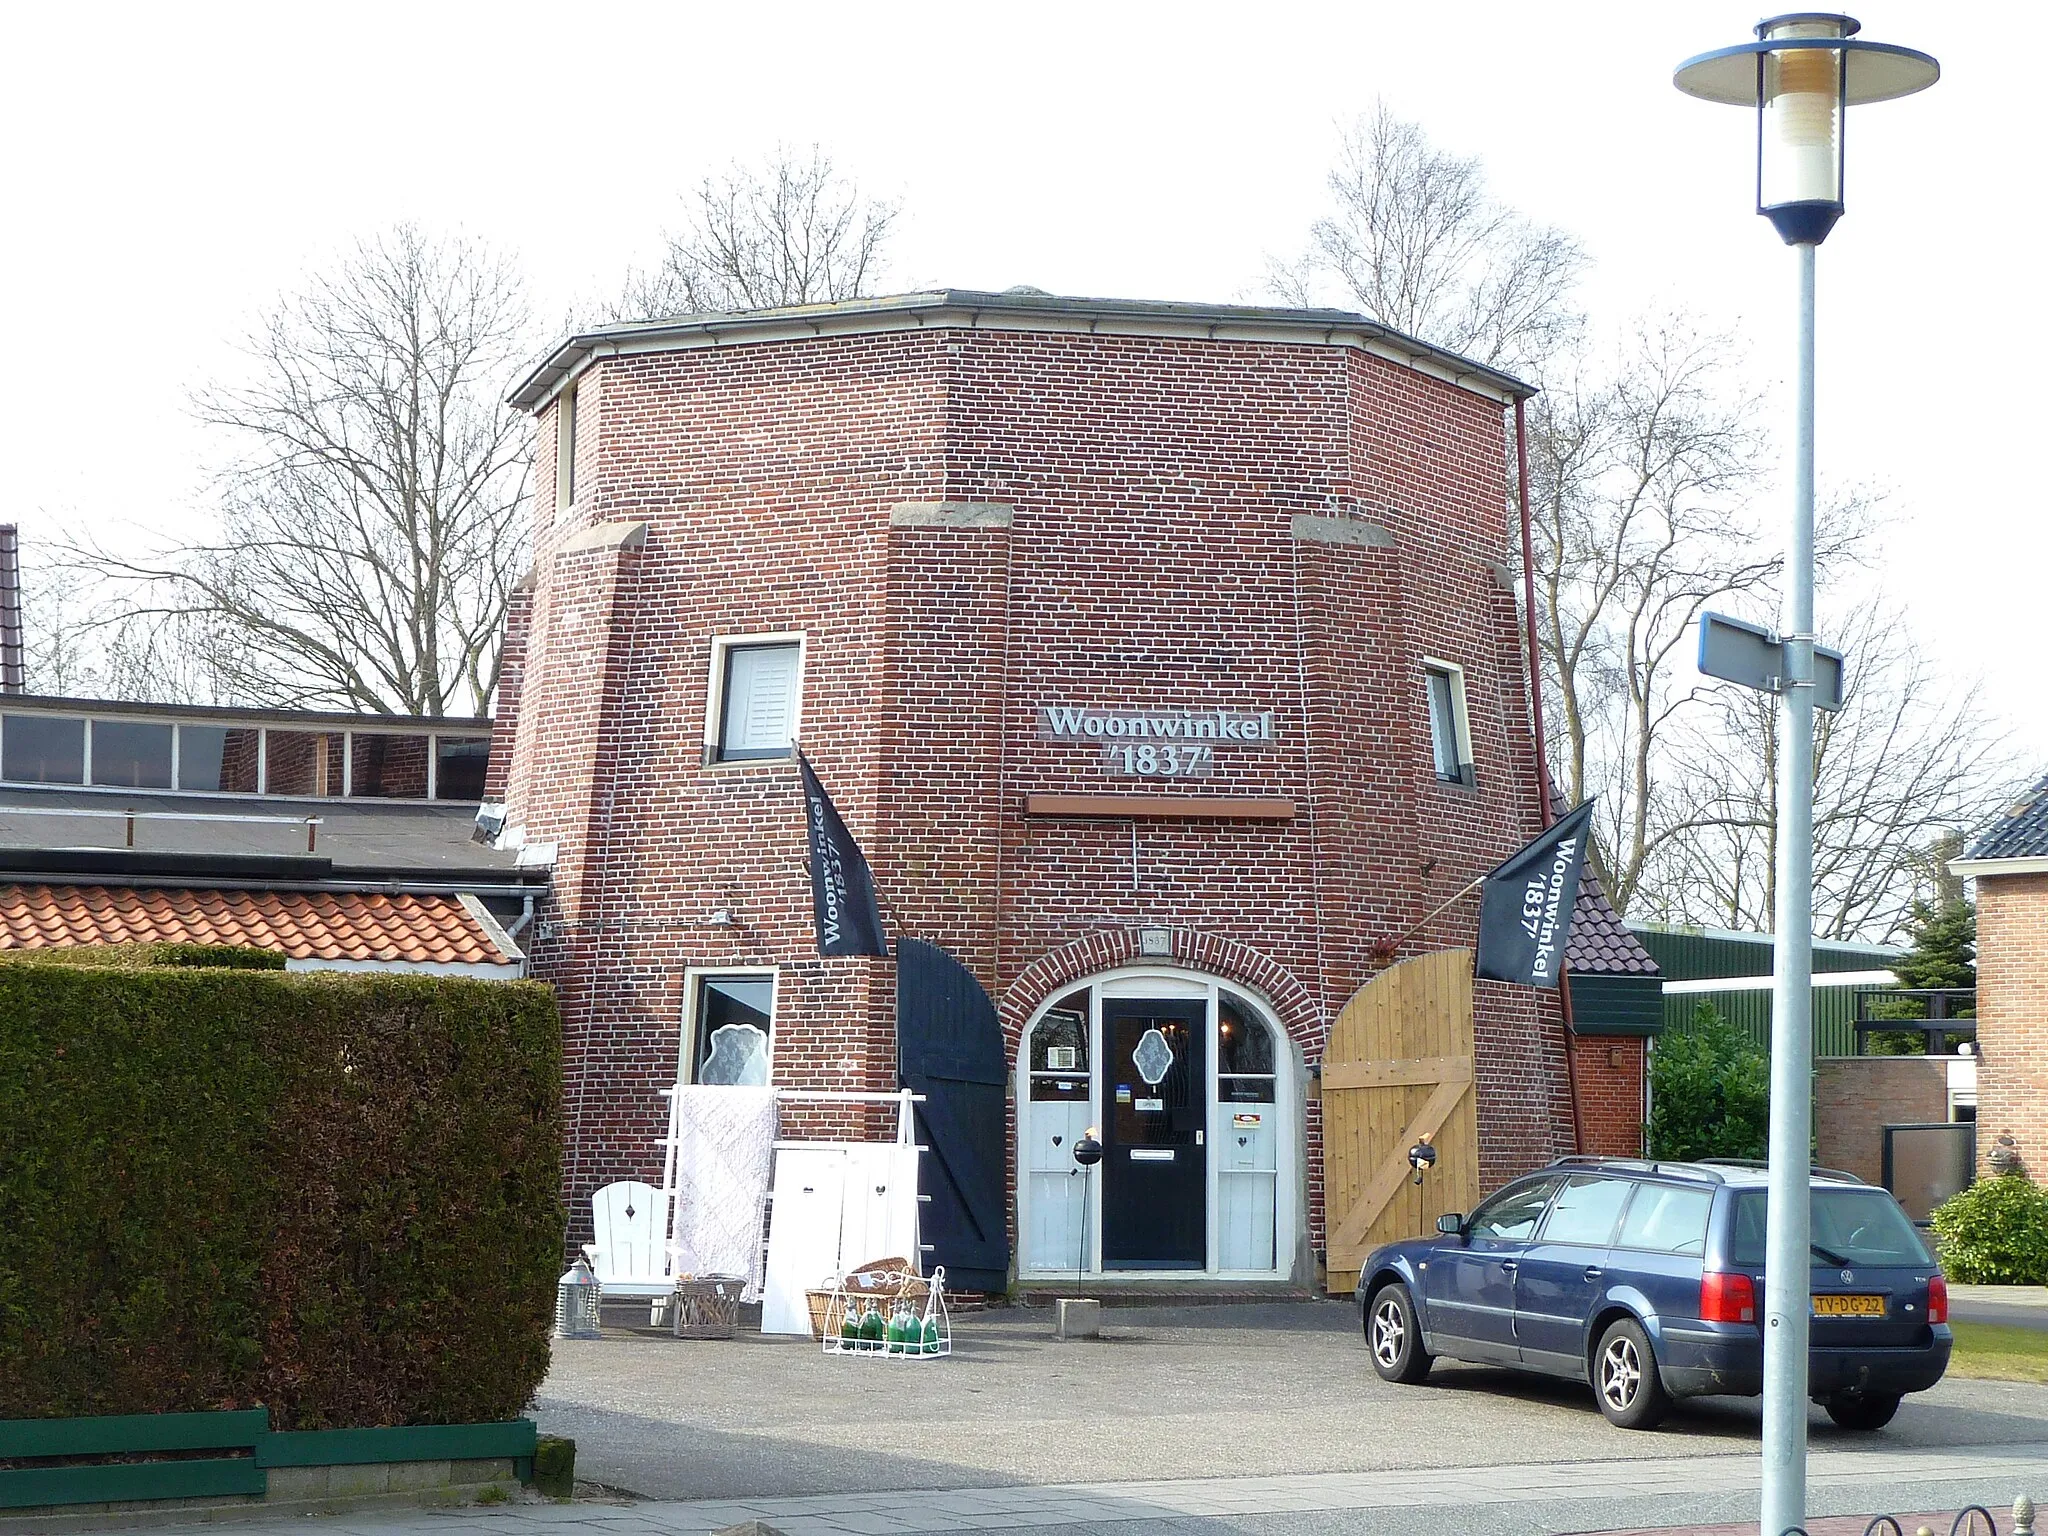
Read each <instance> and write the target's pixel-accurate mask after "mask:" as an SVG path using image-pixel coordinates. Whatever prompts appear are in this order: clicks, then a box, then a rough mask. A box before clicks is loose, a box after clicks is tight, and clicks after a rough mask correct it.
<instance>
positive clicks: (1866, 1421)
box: [1821, 1394, 1899, 1430]
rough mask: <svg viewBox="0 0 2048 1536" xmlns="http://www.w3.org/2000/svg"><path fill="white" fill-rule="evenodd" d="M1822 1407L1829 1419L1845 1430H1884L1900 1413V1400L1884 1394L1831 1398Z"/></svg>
mask: <svg viewBox="0 0 2048 1536" xmlns="http://www.w3.org/2000/svg"><path fill="white" fill-rule="evenodd" d="M1821 1406H1822V1407H1823V1408H1825V1409H1827V1411H1828V1417H1829V1418H1831V1419H1833V1420H1834V1421H1835V1422H1836V1423H1837V1424H1839V1425H1841V1426H1842V1428H1844V1429H1857V1430H1871V1429H1883V1428H1884V1427H1885V1425H1887V1424H1889V1423H1891V1421H1892V1415H1893V1414H1895V1413H1897V1412H1898V1411H1899V1400H1898V1399H1897V1398H1896V1397H1887V1396H1884V1395H1882V1394H1880V1395H1877V1396H1873V1397H1831V1398H1829V1399H1828V1400H1827V1401H1826V1402H1825V1403H1823V1404H1821Z"/></svg>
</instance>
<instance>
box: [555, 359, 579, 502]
mask: <svg viewBox="0 0 2048 1536" xmlns="http://www.w3.org/2000/svg"><path fill="white" fill-rule="evenodd" d="M575 501H576V386H575V385H573V384H571V385H570V386H569V387H568V388H567V389H565V390H563V391H562V393H561V396H560V398H559V399H558V400H557V402H556V404H555V510H556V511H558V512H559V511H561V510H562V509H563V508H565V507H569V506H573V505H574V504H575Z"/></svg>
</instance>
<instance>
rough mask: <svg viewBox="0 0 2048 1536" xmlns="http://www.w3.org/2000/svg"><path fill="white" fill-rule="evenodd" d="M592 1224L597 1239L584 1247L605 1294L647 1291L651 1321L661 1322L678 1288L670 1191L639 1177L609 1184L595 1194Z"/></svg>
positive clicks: (591, 1213)
mask: <svg viewBox="0 0 2048 1536" xmlns="http://www.w3.org/2000/svg"><path fill="white" fill-rule="evenodd" d="M590 1224H591V1227H592V1228H593V1230H594V1231H595V1233H596V1237H597V1241H596V1242H594V1243H585V1244H584V1245H583V1252H584V1254H585V1256H586V1257H588V1258H589V1260H590V1267H591V1270H592V1271H593V1272H594V1273H595V1274H596V1275H597V1280H598V1284H599V1285H601V1286H602V1287H603V1288H604V1290H603V1294H604V1296H606V1297H607V1298H609V1297H613V1296H645V1297H648V1298H649V1299H650V1301H651V1308H650V1313H649V1317H648V1322H649V1324H650V1326H655V1327H658V1326H660V1324H661V1320H662V1318H663V1317H664V1316H665V1315H666V1314H667V1312H668V1303H669V1298H670V1297H672V1296H673V1295H674V1294H675V1279H674V1277H673V1276H672V1275H671V1274H670V1273H669V1223H668V1196H666V1195H664V1194H663V1193H662V1192H661V1191H660V1190H658V1189H656V1188H655V1187H654V1186H653V1185H652V1184H642V1183H640V1182H638V1181H637V1180H631V1179H629V1180H625V1181H623V1182H621V1183H618V1184H607V1185H605V1186H604V1187H603V1188H602V1189H600V1190H598V1191H597V1192H596V1193H595V1194H593V1195H592V1196H591V1197H590Z"/></svg>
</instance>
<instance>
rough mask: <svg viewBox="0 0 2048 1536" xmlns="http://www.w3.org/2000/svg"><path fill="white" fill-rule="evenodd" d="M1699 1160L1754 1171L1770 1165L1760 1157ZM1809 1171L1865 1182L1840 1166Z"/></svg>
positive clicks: (1819, 1175)
mask: <svg viewBox="0 0 2048 1536" xmlns="http://www.w3.org/2000/svg"><path fill="white" fill-rule="evenodd" d="M1700 1161H1701V1162H1702V1163H1707V1164H1710V1165H1711V1166H1713V1167H1716V1168H1747V1169H1750V1170H1752V1171H1754V1172H1756V1173H1764V1172H1767V1171H1768V1170H1769V1168H1770V1166H1771V1165H1770V1164H1769V1163H1767V1162H1765V1161H1764V1160H1763V1159H1762V1158H1760V1157H1703V1158H1701V1159H1700ZM1811 1171H1812V1173H1813V1175H1814V1177H1815V1178H1821V1179H1834V1180H1835V1181H1837V1182H1838V1183H1842V1184H1861V1183H1864V1182H1865V1181H1864V1180H1863V1179H1860V1178H1858V1177H1857V1176H1856V1175H1855V1174H1853V1173H1845V1172H1843V1170H1841V1169H1840V1168H1819V1167H1816V1168H1814V1169H1813V1170H1811Z"/></svg>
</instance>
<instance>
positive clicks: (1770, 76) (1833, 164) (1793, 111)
mask: <svg viewBox="0 0 2048 1536" xmlns="http://www.w3.org/2000/svg"><path fill="white" fill-rule="evenodd" d="M1859 29H1860V23H1858V22H1857V21H1856V20H1855V18H1853V17H1849V16H1839V15H1833V14H1830V13H1826V12H1819V11H1801V12H1797V13H1795V14H1792V15H1788V16H1773V17H1771V18H1770V19H1768V20H1766V21H1761V22H1759V23H1757V28H1756V35H1757V40H1756V41H1755V42H1753V43H1742V44H1739V45H1737V46H1736V47H1733V48H1719V49H1716V50H1715V51H1714V52H1712V53H1703V54H1700V55H1699V56H1698V57H1696V58H1691V59H1687V60H1686V61H1685V62H1684V63H1683V64H1681V65H1679V66H1678V70H1677V72H1676V74H1674V75H1673V77H1672V83H1673V84H1675V85H1676V86H1677V87H1678V88H1679V89H1680V90H1681V91H1684V92H1685V93H1686V94H1687V95H1688V96H1697V97H1699V98H1700V99H1701V100H1702V101H1718V102H1722V103H1725V104H1726V105H1729V106H1740V107H1749V108H1751V109H1752V110H1754V111H1755V113H1756V114H1757V196H1756V202H1757V212H1759V213H1761V214H1763V215H1765V216H1766V217H1767V218H1769V219H1770V221H1771V223H1772V224H1773V225H1774V226H1775V227H1776V228H1777V231H1778V233H1779V234H1780V235H1781V236H1783V237H1784V239H1785V240H1786V241H1787V243H1789V244H1793V245H1818V244H1819V243H1820V242H1821V241H1822V240H1824V239H1826V238H1827V234H1828V231H1829V230H1830V229H1832V228H1833V227H1834V224H1835V221H1836V220H1837V219H1839V218H1840V217H1841V216H1842V207H1843V203H1842V180H1843V165H1844V153H1843V151H1844V128H1845V123H1844V118H1845V116H1846V114H1847V111H1848V109H1849V108H1850V107H1852V106H1856V105H1860V104H1862V103H1865V102H1872V101H1890V100H1892V99H1893V98H1895V97H1899V96H1909V95H1911V94H1912V93H1913V92H1915V91H1924V90H1925V89H1927V87H1928V86H1930V85H1932V84H1934V82H1935V81H1936V80H1938V79H1940V78H1941V66H1940V65H1939V64H1937V63H1935V61H1934V60H1933V59H1932V58H1930V57H1929V56H1928V55H1926V54H1924V53H1920V52H1917V51H1916V50H1914V49H1911V48H1901V47H1898V46H1897V45H1895V44H1892V43H1872V42H1866V41H1865V40H1864V39H1862V38H1860V37H1858V36H1856V33H1857V31H1858V30H1859Z"/></svg>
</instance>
